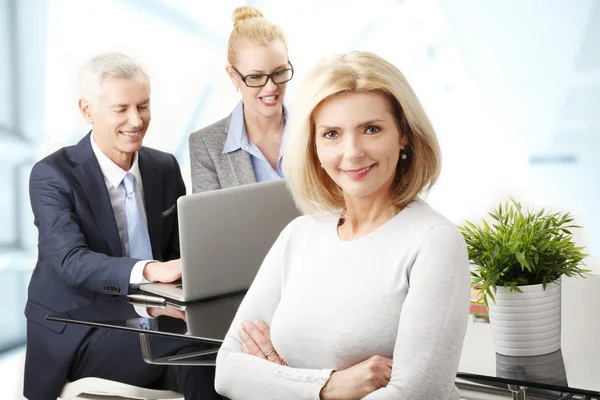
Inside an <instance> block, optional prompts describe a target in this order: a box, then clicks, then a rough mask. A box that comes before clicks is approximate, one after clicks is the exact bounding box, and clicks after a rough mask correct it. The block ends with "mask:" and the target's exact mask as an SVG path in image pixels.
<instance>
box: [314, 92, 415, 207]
mask: <svg viewBox="0 0 600 400" xmlns="http://www.w3.org/2000/svg"><path fill="white" fill-rule="evenodd" d="M314 121H315V134H316V137H315V144H316V149H317V156H318V159H319V161H320V163H321V165H322V167H323V169H324V170H325V172H327V174H328V175H329V177H330V178H331V179H332V180H333V181H334V182H335V183H336V184H337V185H338V186H339V187H340V188H341V189H342V192H343V194H344V197H345V198H346V199H348V197H350V198H352V199H367V198H371V199H373V198H377V197H379V196H391V187H392V183H393V181H394V177H395V175H396V166H397V165H398V160H399V158H400V150H402V149H403V148H404V147H406V146H407V145H408V136H407V135H402V134H401V132H400V131H399V129H398V124H397V122H396V120H395V117H394V115H393V113H392V112H391V104H390V102H389V100H388V98H387V97H386V96H385V95H383V94H382V93H379V92H371V93H345V94H341V95H337V96H334V97H332V98H330V99H328V100H325V102H323V103H322V104H320V105H319V107H318V108H317V109H316V110H315V112H314Z"/></svg>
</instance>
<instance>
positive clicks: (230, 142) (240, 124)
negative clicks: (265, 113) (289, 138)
mask: <svg viewBox="0 0 600 400" xmlns="http://www.w3.org/2000/svg"><path fill="white" fill-rule="evenodd" d="M283 115H284V117H285V118H286V119H287V115H288V112H287V108H286V106H285V104H284V106H283ZM286 132H287V127H285V128H284V130H283V135H282V137H281V147H280V149H279V158H278V159H277V170H274V169H273V167H271V164H269V161H267V158H266V157H265V156H264V155H263V153H262V152H261V151H260V149H259V148H258V147H257V146H256V145H255V144H254V143H252V142H251V141H250V139H248V133H247V132H246V125H245V124H244V104H243V103H242V102H241V101H240V102H239V103H238V105H237V106H236V107H235V109H234V110H233V112H232V114H231V121H230V122H229V130H228V131H227V140H226V141H225V147H224V148H223V154H227V153H231V152H234V151H236V150H239V149H242V150H244V151H245V152H247V153H249V154H250V158H251V159H252V168H253V169H254V175H255V176H256V181H257V182H265V181H272V180H275V179H281V178H283V173H282V171H281V158H282V156H283V147H284V146H283V145H284V143H285V138H286Z"/></svg>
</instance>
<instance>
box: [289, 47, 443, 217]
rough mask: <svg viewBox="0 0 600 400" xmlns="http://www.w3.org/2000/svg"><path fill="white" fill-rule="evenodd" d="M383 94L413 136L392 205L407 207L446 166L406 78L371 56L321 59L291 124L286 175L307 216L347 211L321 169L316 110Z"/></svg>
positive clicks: (399, 171)
mask: <svg viewBox="0 0 600 400" xmlns="http://www.w3.org/2000/svg"><path fill="white" fill-rule="evenodd" d="M357 92H358V93H373V92H376V93H382V94H384V95H385V96H386V97H387V98H388V100H389V103H390V104H389V105H390V112H391V113H392V114H393V115H394V117H395V119H396V123H397V125H398V128H399V130H400V133H401V134H402V135H408V146H407V148H406V155H407V158H406V159H405V160H402V159H399V160H398V166H397V168H396V176H395V179H394V184H393V188H392V202H393V204H395V205H396V206H405V205H406V204H408V203H410V202H411V201H413V200H414V199H415V198H416V197H417V196H418V195H419V193H421V192H422V191H424V190H429V189H431V187H432V186H433V184H434V183H435V182H436V180H437V178H438V176H439V174H440V168H441V153H440V148H439V144H438V141H437V138H436V135H435V131H434V130H433V126H432V125H431V122H430V121H429V118H428V117H427V114H425V110H424V109H423V107H422V106H421V103H420V102H419V99H418V98H417V96H416V94H415V92H414V91H413V89H412V88H411V87H410V85H409V83H408V81H407V80H406V78H405V77H404V75H403V74H402V73H401V72H400V71H399V70H398V69H397V68H396V67H395V66H393V65H392V64H390V63H389V62H387V61H386V60H384V59H382V58H381V57H379V56H377V55H375V54H373V53H369V52H359V51H355V52H351V53H349V54H342V55H336V56H330V57H325V58H323V59H321V60H320V61H319V62H318V63H317V64H316V65H315V66H314V67H313V68H312V69H311V70H310V71H309V72H308V74H307V75H306V77H305V79H304V81H303V82H302V84H301V86H300V88H299V89H298V95H297V97H296V99H295V101H294V108H293V110H292V113H291V118H290V123H289V133H288V138H287V144H286V149H285V156H284V157H283V172H284V175H285V177H286V180H287V183H288V186H289V187H290V190H291V192H292V194H293V196H294V199H295V201H296V203H297V205H298V206H299V207H300V208H301V209H302V211H303V212H304V213H305V214H316V213H340V212H343V211H344V208H345V206H344V198H343V195H342V190H341V189H340V188H339V187H338V186H337V185H336V184H335V182H334V181H333V180H332V179H331V178H330V177H329V175H327V173H326V172H325V170H323V169H322V168H321V167H320V162H319V159H318V157H317V150H316V142H315V121H314V114H315V110H316V109H317V108H318V107H319V106H320V105H321V104H323V103H324V102H325V101H327V100H329V99H331V98H334V97H335V96H339V95H342V94H344V93H357Z"/></svg>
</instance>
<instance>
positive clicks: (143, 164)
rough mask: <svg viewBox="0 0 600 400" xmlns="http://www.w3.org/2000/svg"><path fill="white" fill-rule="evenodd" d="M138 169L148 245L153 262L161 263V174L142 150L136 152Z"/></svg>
mask: <svg viewBox="0 0 600 400" xmlns="http://www.w3.org/2000/svg"><path fill="white" fill-rule="evenodd" d="M138 156H139V161H138V163H139V168H140V174H141V175H142V182H143V185H144V203H145V206H146V218H147V219H148V233H149V234H150V244H151V245H152V254H153V256H154V259H155V260H158V261H162V251H161V243H162V229H163V219H162V211H163V210H162V197H163V196H162V194H163V187H162V179H161V174H160V172H159V171H157V169H156V168H155V164H154V163H153V162H152V160H151V159H150V156H149V155H148V153H146V152H145V151H144V149H143V148H142V149H140V151H138Z"/></svg>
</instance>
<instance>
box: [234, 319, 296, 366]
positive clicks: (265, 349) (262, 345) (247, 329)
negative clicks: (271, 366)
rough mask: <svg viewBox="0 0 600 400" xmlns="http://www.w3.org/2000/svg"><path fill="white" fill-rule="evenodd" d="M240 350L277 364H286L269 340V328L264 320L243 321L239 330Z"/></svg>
mask: <svg viewBox="0 0 600 400" xmlns="http://www.w3.org/2000/svg"><path fill="white" fill-rule="evenodd" d="M239 334H240V338H241V339H242V341H243V343H242V351H243V352H244V353H245V354H251V355H253V356H255V357H258V358H262V359H265V360H268V361H271V362H272V363H275V364H279V365H287V364H286V362H285V361H284V360H283V358H281V357H279V354H277V352H276V351H275V347H273V343H272V342H271V329H270V328H269V326H268V325H267V324H266V323H265V322H264V321H254V322H252V321H243V322H242V327H241V328H240V330H239Z"/></svg>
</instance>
